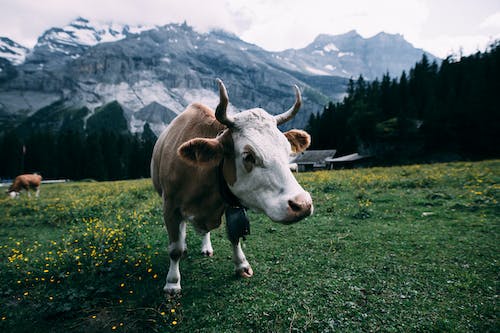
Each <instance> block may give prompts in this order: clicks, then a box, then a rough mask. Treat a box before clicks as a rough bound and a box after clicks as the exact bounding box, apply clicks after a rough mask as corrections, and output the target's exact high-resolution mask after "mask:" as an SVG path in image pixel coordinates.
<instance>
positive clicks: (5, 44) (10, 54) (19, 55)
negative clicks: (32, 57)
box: [0, 37, 29, 65]
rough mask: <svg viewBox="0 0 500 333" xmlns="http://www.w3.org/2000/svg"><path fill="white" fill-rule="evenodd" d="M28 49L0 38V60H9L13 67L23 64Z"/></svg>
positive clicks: (7, 39) (5, 38)
mask: <svg viewBox="0 0 500 333" xmlns="http://www.w3.org/2000/svg"><path fill="white" fill-rule="evenodd" d="M28 51H29V49H28V48H27V47H24V46H22V45H20V44H18V43H16V42H14V41H13V40H11V39H9V38H7V37H0V58H5V59H7V60H9V61H10V62H11V63H12V64H14V65H19V64H21V63H23V62H24V59H25V58H26V54H27V53H28Z"/></svg>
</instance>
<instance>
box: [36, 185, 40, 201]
mask: <svg viewBox="0 0 500 333" xmlns="http://www.w3.org/2000/svg"><path fill="white" fill-rule="evenodd" d="M39 195H40V187H39V186H37V187H36V192H35V196H36V197H37V198H38V196H39Z"/></svg>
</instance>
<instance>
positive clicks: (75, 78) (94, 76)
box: [0, 18, 435, 134]
mask: <svg viewBox="0 0 500 333" xmlns="http://www.w3.org/2000/svg"><path fill="white" fill-rule="evenodd" d="M423 53H425V52H424V51H423V50H420V49H416V48H414V47H413V46H412V45H411V44H410V43H408V42H406V41H405V40H404V38H402V36H401V35H390V34H385V33H381V34H378V35H376V36H374V37H372V38H363V37H361V36H360V35H359V34H358V33H357V32H355V31H351V32H348V33H346V34H343V35H337V36H331V35H319V36H318V37H317V38H316V39H315V40H314V41H313V42H312V43H311V44H310V45H308V46H307V47H305V48H303V49H298V50H296V49H290V50H286V51H283V52H268V51H266V50H264V49H262V48H260V47H258V46H256V45H253V44H249V43H247V42H245V41H243V40H241V39H240V38H238V37H237V36H236V35H234V34H231V33H227V32H225V31H221V30H213V31H210V32H208V33H198V32H196V31H195V30H194V29H193V28H191V27H189V26H188V25H187V24H186V23H184V24H169V25H165V26H162V27H156V28H154V27H145V26H142V27H141V26H139V27H131V26H127V25H120V24H108V23H98V22H90V21H89V20H86V19H83V18H78V19H77V20H75V21H73V22H71V23H70V24H68V25H66V26H64V27H62V28H52V29H49V30H47V31H46V32H45V33H44V34H43V35H42V36H41V37H40V38H39V39H38V43H37V45H36V46H35V48H34V49H33V50H32V51H31V52H30V53H29V54H28V56H27V57H26V61H25V62H24V63H22V64H20V65H18V66H12V65H11V64H10V63H9V62H8V61H6V60H5V59H0V60H2V61H0V101H1V102H0V129H1V127H2V123H1V119H2V114H3V115H5V117H4V119H7V118H8V117H11V118H12V117H18V118H19V119H23V118H26V117H29V116H31V115H33V114H34V113H35V112H37V110H40V108H42V107H47V106H51V105H53V104H57V103H59V104H57V105H56V107H58V108H60V107H61V105H63V106H64V107H68V108H82V107H86V108H88V110H90V111H89V114H88V116H91V115H92V114H94V113H95V112H96V111H95V110H96V109H98V108H99V107H102V106H103V105H106V104H108V103H118V104H119V105H120V107H122V108H123V112H124V114H125V116H126V121H127V122H128V127H129V130H130V131H132V132H139V131H141V130H142V128H143V126H144V124H145V123H148V124H149V125H150V127H151V129H152V130H153V131H154V132H155V133H157V134H158V133H159V132H160V131H161V130H162V129H163V128H164V127H165V126H166V120H165V119H163V118H161V117H160V115H161V114H163V112H167V111H166V110H168V112H169V114H170V115H173V114H178V113H180V112H182V110H183V109H184V108H185V107H186V106H187V105H188V104H189V103H191V102H202V103H205V104H207V105H210V106H212V107H215V106H216V105H217V103H218V94H217V87H216V83H215V80H214V79H215V78H216V77H221V78H222V79H224V81H225V83H226V85H227V88H228V90H229V94H230V97H231V102H232V103H234V104H230V112H236V111H239V110H243V109H247V108H251V107H255V106H259V107H262V108H264V109H266V110H267V111H268V112H270V113H272V114H276V113H278V112H282V111H283V110H285V109H287V108H288V107H289V105H291V104H292V103H293V98H294V95H293V91H292V89H291V86H292V85H293V84H297V85H298V86H299V87H300V88H301V89H302V91H303V99H304V106H305V107H304V111H303V112H301V113H299V114H298V115H297V116H296V117H295V118H294V120H292V121H291V122H290V123H289V124H288V125H289V126H291V127H293V126H295V127H299V128H300V127H303V126H305V124H306V123H307V120H308V119H309V116H310V114H312V113H317V112H320V111H321V110H322V109H323V107H324V105H325V104H326V103H328V101H330V100H338V99H340V98H342V96H344V94H345V91H346V86H347V82H348V78H351V77H354V78H355V77H357V76H358V75H360V74H361V75H363V76H364V77H365V78H367V79H374V78H376V77H381V76H382V75H384V74H385V73H387V71H389V72H390V73H391V75H400V73H401V71H402V70H408V69H409V68H411V66H413V65H414V64H415V62H417V61H418V60H420V59H421V57H422V54H423ZM429 59H430V60H434V59H435V58H434V57H432V56H429ZM2 62H3V65H2ZM21 62H22V61H21ZM19 63H20V62H19ZM2 66H3V67H2ZM9 66H10V67H9ZM2 73H3V74H2ZM7 116H8V117H7ZM11 118H8V119H11ZM47 121H49V120H47ZM83 121H84V122H85V121H86V119H84V120H83ZM10 126H12V125H10Z"/></svg>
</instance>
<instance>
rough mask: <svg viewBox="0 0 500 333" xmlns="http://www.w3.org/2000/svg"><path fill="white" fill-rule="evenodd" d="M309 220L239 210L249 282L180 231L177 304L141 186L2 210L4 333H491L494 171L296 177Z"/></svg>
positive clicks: (217, 240) (53, 189)
mask: <svg viewBox="0 0 500 333" xmlns="http://www.w3.org/2000/svg"><path fill="white" fill-rule="evenodd" d="M297 177H298V178H299V181H300V183H301V184H303V187H304V188H306V189H307V190H308V191H310V192H311V194H312V196H313V200H314V204H315V213H314V216H312V217H310V218H308V219H306V220H304V221H302V222H299V223H298V224H295V225H292V226H282V225H279V224H276V223H273V222H271V221H270V220H269V219H268V218H266V217H265V216H263V215H259V214H250V220H251V227H252V234H251V235H250V236H249V237H248V238H247V240H246V241H245V242H244V244H243V246H244V251H245V254H246V256H247V258H248V260H249V262H250V264H251V265H252V268H253V270H254V272H255V275H254V277H253V278H251V279H239V278H237V277H235V276H234V274H233V264H232V262H231V248H230V243H229V241H228V240H227V239H226V237H225V229H224V227H221V228H220V229H219V230H216V231H215V232H213V233H212V244H213V247H214V251H215V253H214V257H212V258H205V257H202V256H201V254H200V253H199V249H200V246H201V239H200V237H199V236H198V235H197V234H196V233H195V232H194V230H193V229H192V228H188V235H187V242H188V248H189V252H188V255H187V257H186V258H184V259H183V260H182V261H181V274H182V287H183V290H182V296H181V297H176V298H166V297H165V295H164V294H163V291H162V287H163V285H164V282H165V277H166V273H167V270H168V254H167V251H166V249H167V243H168V240H167V236H166V232H165V230H164V227H163V222H162V213H161V209H160V207H161V202H160V198H159V197H158V196H157V195H156V194H155V193H154V192H153V190H152V186H151V184H150V181H149V180H136V181H120V182H102V183H95V182H81V183H67V184H54V185H45V186H43V187H42V189H41V196H40V198H38V199H35V198H33V199H32V200H28V198H27V197H26V196H23V197H22V198H20V199H19V200H11V199H8V198H7V197H5V196H2V197H1V198H0V297H1V298H0V317H1V320H0V331H1V332H171V331H176V332H198V331H199V332H359V331H382V332H416V331H417V332H429V331H431V332H432V331H434V332H498V331H500V323H499V320H498V314H499V307H498V295H499V273H500V263H499V260H500V252H499V249H500V247H499V244H500V242H499V235H500V233H499V222H500V221H499V220H500V219H499V217H500V209H499V204H498V201H499V200H500V198H499V196H500V161H485V162H477V163H451V164H436V165H415V166H404V167H391V168H371V169H359V170H343V171H322V172H315V173H304V174H299V175H297Z"/></svg>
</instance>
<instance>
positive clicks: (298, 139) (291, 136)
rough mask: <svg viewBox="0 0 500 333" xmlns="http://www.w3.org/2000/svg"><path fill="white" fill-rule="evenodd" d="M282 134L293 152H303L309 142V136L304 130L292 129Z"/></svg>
mask: <svg viewBox="0 0 500 333" xmlns="http://www.w3.org/2000/svg"><path fill="white" fill-rule="evenodd" d="M283 134H285V136H286V138H287V139H288V141H289V142H290V144H291V145H292V151H293V152H294V153H301V152H303V151H304V150H306V149H307V148H308V147H309V145H310V144H311V136H310V135H309V134H308V133H307V132H305V131H301V130H297V129H292V130H289V131H288V132H285V133H283Z"/></svg>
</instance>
